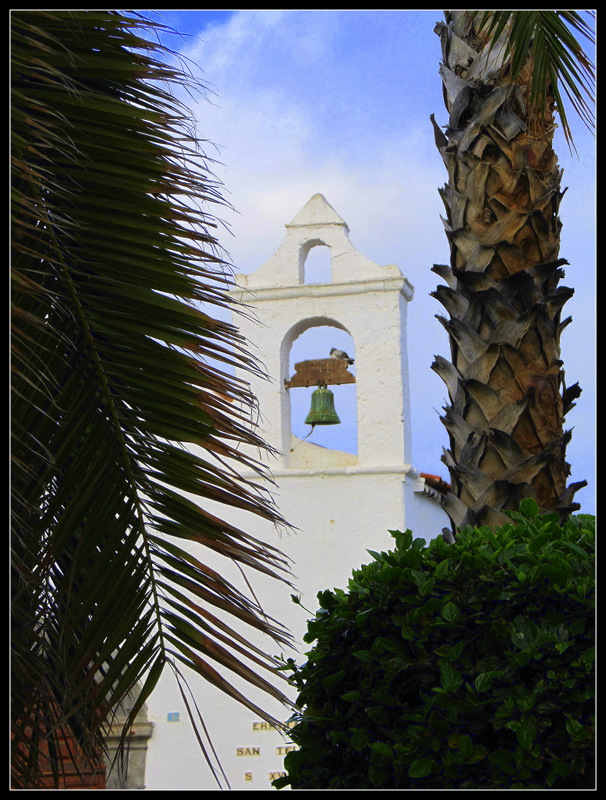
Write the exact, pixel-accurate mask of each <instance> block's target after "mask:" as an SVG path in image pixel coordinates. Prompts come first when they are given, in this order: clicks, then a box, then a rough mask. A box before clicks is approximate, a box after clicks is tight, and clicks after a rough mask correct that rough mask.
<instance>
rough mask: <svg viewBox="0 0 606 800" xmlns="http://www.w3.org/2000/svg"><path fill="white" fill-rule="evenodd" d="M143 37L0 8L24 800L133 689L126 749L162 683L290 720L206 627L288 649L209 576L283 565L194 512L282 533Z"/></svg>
mask: <svg viewBox="0 0 606 800" xmlns="http://www.w3.org/2000/svg"><path fill="white" fill-rule="evenodd" d="M146 29H149V23H147V22H145V21H144V20H142V19H140V18H139V17H138V16H133V15H123V14H120V13H118V12H114V11H42V10H34V11H22V10H20V11H15V12H13V13H12V92H13V95H12V115H13V117H12V119H13V125H12V157H13V181H12V186H13V204H12V221H13V261H12V269H13V296H12V300H13V317H12V321H13V338H12V352H13V356H12V368H13V386H12V388H13V405H12V419H13V449H12V457H13V473H12V490H13V503H12V515H13V539H12V554H13V562H12V565H13V573H12V591H13V607H12V608H13V633H12V644H13V653H14V656H13V728H12V731H13V750H14V759H13V768H14V781H15V786H16V787H23V786H28V785H35V782H36V779H37V778H38V777H39V775H38V774H37V771H38V761H37V753H38V751H39V752H42V753H43V752H48V748H50V752H51V754H52V752H53V747H56V746H57V744H58V736H59V734H58V730H59V726H60V725H63V724H65V723H67V724H68V725H69V727H70V728H71V730H72V731H73V732H74V733H75V734H76V735H77V738H78V740H79V743H80V745H81V746H82V747H83V749H84V751H85V752H86V753H88V754H92V753H94V751H95V748H96V747H97V746H98V743H99V741H100V734H101V730H102V726H103V724H104V722H105V720H106V719H107V718H108V715H109V714H110V713H111V710H112V709H113V708H115V707H116V705H117V704H118V703H119V702H120V701H121V700H123V699H124V697H125V696H126V694H127V693H128V692H129V691H130V690H132V689H133V687H134V686H135V685H136V684H137V683H138V682H142V684H143V688H142V691H141V694H140V695H139V699H138V702H137V704H136V706H135V708H134V709H133V711H132V713H131V716H130V718H129V720H127V723H126V726H125V730H126V728H128V726H129V724H130V720H132V719H133V718H134V716H135V715H136V713H137V711H138V710H139V708H140V706H141V705H142V703H143V702H144V701H145V699H146V698H147V697H148V696H149V694H150V692H151V691H152V689H153V687H154V685H155V684H156V682H157V680H158V678H159V676H160V674H161V672H162V670H163V668H164V666H165V665H166V664H169V665H171V667H172V668H173V669H175V670H176V671H177V673H179V669H180V667H179V666H178V665H180V664H181V665H184V666H185V667H187V668H189V669H191V670H193V671H194V672H196V673H198V674H199V675H202V676H203V677H205V678H206V679H208V680H209V681H210V682H211V683H213V684H214V685H216V686H218V687H219V688H220V689H222V690H224V691H226V692H227V693H228V694H229V695H231V696H235V697H237V699H238V700H240V701H241V702H244V703H246V704H248V701H247V700H246V698H244V697H243V696H242V695H240V694H238V693H237V692H236V690H235V689H233V688H232V687H231V685H230V684H229V682H228V681H227V679H226V678H225V677H224V676H223V674H222V671H221V670H223V669H228V670H231V671H234V672H236V673H237V674H238V675H239V676H241V677H243V678H245V679H246V680H247V681H248V682H249V683H250V684H251V685H252V686H255V687H258V686H261V687H262V688H263V689H265V690H266V691H268V692H269V693H270V694H271V695H272V696H275V697H278V698H279V699H281V700H282V701H284V702H286V698H285V697H284V695H282V694H281V693H280V692H278V691H277V690H276V689H275V687H274V685H273V683H272V682H271V681H268V680H265V679H263V678H261V677H260V675H259V669H260V668H261V667H262V668H264V669H270V670H273V661H272V659H271V658H270V657H269V656H267V655H266V654H264V653H262V652H261V651H260V650H259V649H258V648H257V647H255V646H253V645H252V644H250V643H249V642H248V641H247V640H246V638H243V637H242V635H241V634H238V633H236V631H234V630H232V628H231V627H229V626H227V625H226V624H225V622H224V621H223V620H221V619H220V615H221V614H227V615H228V617H230V616H231V617H234V618H236V619H238V620H241V621H243V622H244V623H246V625H247V626H248V627H249V628H250V629H251V630H259V631H262V632H264V633H266V634H269V635H271V636H273V637H274V638H275V639H277V640H278V641H282V642H284V641H286V640H287V638H288V635H287V633H286V631H284V630H283V629H282V628H281V626H280V625H279V624H278V623H276V622H274V621H271V620H268V619H266V618H265V616H264V614H263V610H262V609H261V608H260V607H259V606H258V605H257V604H256V602H254V601H253V600H250V599H249V598H248V597H246V596H245V595H243V594H242V593H240V592H239V591H238V590H237V589H236V588H235V587H233V586H231V585H230V584H229V583H228V582H227V581H226V580H225V579H224V578H223V577H222V576H221V575H220V574H219V573H217V572H216V571H213V570H211V569H209V568H208V567H206V566H205V564H204V555H203V553H204V549H205V548H207V552H209V551H212V552H214V553H217V554H219V555H221V556H223V557H225V558H228V559H230V560H232V561H234V562H236V563H237V564H239V565H241V567H249V568H252V569H255V570H257V571H259V572H262V573H266V574H270V575H273V576H275V577H279V578H281V579H287V576H288V570H287V566H288V565H287V564H286V561H285V559H284V558H283V557H282V555H281V554H280V552H279V551H278V550H277V549H276V548H274V547H272V546H270V545H268V544H266V543H264V542H260V541H257V540H255V539H254V538H252V537H251V536H249V535H248V534H246V532H245V531H243V530H240V529H238V528H236V527H234V526H233V525H231V524H229V523H228V522H226V521H224V520H222V519H221V518H219V517H217V516H216V515H215V513H209V511H208V510H206V509H205V505H207V503H208V501H213V502H218V503H220V504H224V505H226V506H228V507H238V508H241V509H244V510H246V511H248V512H250V513H253V514H258V515H262V516H263V517H265V518H267V519H269V520H272V521H274V522H275V523H276V524H282V523H283V520H281V518H280V515H279V513H278V512H277V511H276V509H275V508H274V506H273V504H272V502H271V498H270V496H269V495H268V494H267V492H265V491H263V490H261V489H259V488H258V487H257V486H256V485H255V484H253V483H251V482H246V481H244V480H242V479H241V478H240V477H239V474H238V473H239V471H241V470H242V469H243V468H244V467H246V468H250V467H253V468H254V469H256V470H257V471H258V472H259V473H260V474H264V473H263V470H262V468H261V467H260V466H259V465H258V464H257V463H256V461H254V460H253V459H251V458H250V457H249V456H247V455H246V454H245V451H246V447H245V448H242V445H250V446H254V447H257V448H262V449H263V448H264V447H265V445H264V444H263V442H262V441H261V440H260V439H259V437H258V436H257V435H256V433H255V432H254V429H253V426H252V424H251V412H252V411H253V410H254V402H255V401H254V398H253V397H251V396H250V393H249V390H248V386H247V384H246V383H245V382H243V381H241V380H238V379H237V378H236V377H234V374H233V371H234V369H235V368H236V367H239V368H240V369H245V370H249V371H256V372H258V371H259V367H258V365H257V364H256V363H255V362H254V360H253V359H252V358H251V357H250V356H249V355H248V352H247V349H246V342H245V341H243V339H242V337H241V336H240V334H239V333H238V330H237V328H236V327H234V326H233V325H232V324H230V323H226V322H223V321H221V320H219V319H216V318H214V317H213V316H212V315H210V314H209V313H205V312H204V311H202V310H201V308H202V307H205V308H209V307H210V308H212V307H213V306H214V307H215V308H217V310H220V309H222V308H226V307H230V306H231V304H232V301H231V300H230V299H229V295H228V294H227V289H228V288H229V286H230V285H231V276H230V271H229V266H228V264H227V263H226V262H225V261H224V259H223V256H222V255H221V252H220V250H219V246H218V243H217V241H216V239H215V237H214V235H213V234H212V233H211V229H212V228H213V227H215V226H216V223H215V221H214V218H213V216H212V214H211V213H210V212H209V210H208V209H209V208H212V205H211V204H220V203H222V202H223V201H222V198H221V195H220V192H219V188H218V186H217V185H216V182H215V181H214V179H213V177H212V175H211V174H210V173H209V171H208V159H206V158H205V157H204V156H203V155H202V153H201V151H200V146H199V141H198V140H197V138H196V136H195V135H194V134H193V133H192V132H191V131H190V129H189V127H188V126H189V120H188V116H187V111H186V109H185V108H183V107H182V106H181V105H180V104H179V103H178V102H177V101H176V100H175V98H174V96H173V94H172V93H171V90H170V86H171V84H172V85H180V84H183V83H184V82H185V81H186V78H185V77H184V76H183V75H182V74H181V73H180V72H179V71H178V70H176V69H173V68H172V67H170V66H168V65H167V64H164V63H162V61H161V58H162V55H163V52H162V48H161V47H160V46H159V45H157V44H155V43H153V42H151V41H150V40H149V39H148V38H147V36H146ZM185 445H195V446H196V447H197V449H196V450H195V452H194V450H192V449H191V448H189V447H188V448H187V449H186V447H185ZM198 453H201V455H198ZM184 493H187V495H189V496H190V497H191V498H193V499H188V498H187V497H185V495H184ZM194 552H197V553H198V556H194V555H192V553H194ZM210 609H215V610H216V614H215V613H211V612H210ZM234 653H235V654H234ZM208 658H212V659H213V661H214V663H215V666H217V665H218V669H215V667H211V666H210V665H209V664H208ZM256 711H257V713H263V712H262V710H261V709H256ZM45 748H46V750H45Z"/></svg>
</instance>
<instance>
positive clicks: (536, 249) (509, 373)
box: [432, 10, 585, 530]
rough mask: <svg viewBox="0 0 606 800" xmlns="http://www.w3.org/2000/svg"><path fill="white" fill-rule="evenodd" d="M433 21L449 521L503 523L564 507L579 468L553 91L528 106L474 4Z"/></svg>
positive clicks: (440, 363) (570, 506)
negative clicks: (442, 171)
mask: <svg viewBox="0 0 606 800" xmlns="http://www.w3.org/2000/svg"><path fill="white" fill-rule="evenodd" d="M436 33H438V35H439V36H440V39H441V44H442V56H443V61H442V64H441V66H440V73H441V76H442V81H443V89H444V99H445V104H446V107H447V110H448V113H449V120H448V126H447V128H446V131H445V133H443V132H442V130H441V129H440V128H439V127H438V125H437V124H436V122H435V120H434V119H433V117H432V122H433V125H434V132H435V138H436V144H437V147H438V149H439V151H440V153H441V155H442V158H443V160H444V163H445V165H446V168H447V172H448V181H447V183H446V185H445V186H444V187H443V189H442V190H441V196H442V199H443V202H444V205H445V208H446V219H445V220H444V226H445V230H446V235H447V237H448V241H449V245H450V252H451V258H450V265H449V266H444V265H435V266H434V268H433V269H434V272H436V273H437V274H438V275H439V276H440V277H441V278H442V279H443V280H444V281H445V283H446V285H443V286H439V287H438V288H437V291H436V292H434V293H433V296H435V297H436V298H437V299H438V300H439V301H440V302H441V303H442V305H443V306H444V308H445V309H446V311H447V314H448V318H445V317H442V316H438V319H439V320H440V321H441V322H442V324H443V325H444V327H445V328H446V330H447V332H448V336H449V340H450V350H451V362H448V361H447V360H446V359H444V358H442V357H437V358H436V360H435V362H434V364H433V365H432V368H433V369H434V370H435V371H436V372H437V373H438V374H439V375H440V376H441V377H442V378H443V379H444V381H445V383H446V385H447V388H448V394H449V401H450V405H448V406H447V407H445V409H444V411H445V414H444V416H443V418H442V421H443V423H444V425H445V426H446V429H447V431H448V435H449V440H450V449H449V450H446V451H445V453H444V456H443V460H444V462H445V463H446V465H447V466H448V469H449V472H450V478H451V485H452V492H451V494H450V495H449V496H448V497H447V499H446V502H445V510H446V512H447V514H448V516H449V518H450V520H451V523H452V525H453V530H456V529H457V528H460V527H462V526H465V525H468V524H473V525H490V526H494V525H498V524H502V523H504V522H506V521H508V517H507V516H506V515H505V514H504V513H503V510H505V509H514V508H517V507H518V504H519V502H520V500H521V499H522V498H524V497H532V498H534V499H535V500H536V502H537V503H538V505H539V507H540V509H541V510H542V511H548V510H554V509H555V510H557V511H558V512H559V513H560V515H561V516H562V517H566V516H568V515H569V514H570V513H571V511H573V510H576V509H577V508H578V507H579V506H578V504H574V503H573V502H572V497H573V495H574V492H575V491H576V490H577V489H579V488H580V487H581V486H584V485H585V481H583V482H580V483H577V484H572V485H571V486H570V487H568V488H567V486H566V479H567V476H568V475H569V472H570V468H569V465H568V464H567V463H566V460H565V450H566V444H567V442H568V440H569V439H570V432H569V431H564V428H563V425H564V416H565V414H566V413H567V411H568V410H569V409H570V408H572V406H573V405H574V403H573V402H572V401H573V400H574V399H575V398H576V397H577V396H578V395H579V394H580V389H579V387H578V385H577V384H575V385H574V386H572V387H570V388H568V389H567V388H566V386H565V383H564V371H563V369H562V361H561V358H560V335H561V332H562V330H563V328H564V327H565V326H566V325H567V324H568V322H570V318H568V319H564V320H562V318H561V312H562V308H563V306H564V304H565V302H566V301H567V300H568V299H569V298H570V297H571V296H572V294H573V290H572V289H568V288H565V287H563V286H559V285H558V284H559V281H560V280H561V278H562V277H563V275H564V272H563V269H562V266H563V265H564V264H566V263H567V262H566V261H565V260H564V259H560V258H559V246H560V229H561V222H560V219H559V216H558V210H559V205H560V200H561V198H562V196H563V192H562V191H561V189H560V182H561V170H560V168H559V166H558V163H557V157H556V154H555V153H554V151H553V146H552V145H553V131H554V124H553V113H552V107H551V105H552V104H549V103H548V107H547V109H546V113H545V114H542V113H537V112H536V109H533V107H532V106H531V104H530V103H529V101H528V98H527V97H526V96H525V86H524V76H523V75H522V76H521V77H520V79H519V81H518V82H517V83H511V82H509V81H508V74H507V73H508V71H507V63H506V61H505V56H504V47H503V42H501V41H498V42H496V43H493V46H492V48H486V47H483V45H484V42H483V41H482V39H481V38H480V36H479V35H478V33H477V31H476V29H475V28H474V26H473V24H472V21H471V19H470V16H469V13H468V12H466V11H460V10H455V11H450V12H446V24H443V23H439V24H438V26H437V27H436ZM528 68H531V65H530V64H529V67H528Z"/></svg>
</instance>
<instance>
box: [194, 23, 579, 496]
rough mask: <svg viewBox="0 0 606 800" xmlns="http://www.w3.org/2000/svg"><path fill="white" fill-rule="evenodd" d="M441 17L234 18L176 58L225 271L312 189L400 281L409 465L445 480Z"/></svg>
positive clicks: (575, 279) (573, 203)
mask: <svg viewBox="0 0 606 800" xmlns="http://www.w3.org/2000/svg"><path fill="white" fill-rule="evenodd" d="M181 13H182V14H185V13H186V12H181ZM192 13H195V12H192ZM440 16H441V13H440V12H438V11H431V10H430V11H419V10H416V11H415V10H410V11H408V10H384V11H374V12H373V11H369V10H362V11H354V10H344V11H336V10H250V11H249V10H242V11H237V12H235V13H234V14H233V15H231V16H230V17H229V18H228V20H227V21H226V22H224V23H223V24H218V23H214V24H211V25H210V26H209V27H208V28H206V29H204V30H203V31H196V33H197V35H198V39H199V40H200V41H199V42H198V43H196V44H195V46H193V47H191V48H189V50H188V52H187V56H188V57H189V58H191V59H193V61H194V62H195V63H197V64H199V66H200V67H201V69H202V70H203V79H204V80H205V81H207V82H208V83H210V84H211V86H212V87H214V90H215V91H216V93H217V94H216V96H213V95H211V96H210V100H211V103H209V102H208V101H201V102H199V103H197V105H196V114H197V118H198V124H199V132H200V134H201V135H202V136H204V137H206V138H208V139H209V140H210V141H211V142H213V143H215V144H216V145H218V147H219V155H218V159H219V161H221V162H223V166H221V165H217V167H216V172H217V175H218V176H219V178H220V179H221V180H222V181H223V182H224V184H225V188H226V196H227V198H228V199H229V201H230V202H231V203H232V204H233V206H234V207H235V209H236V213H227V212H226V213H224V214H221V216H222V217H223V218H224V219H225V221H226V222H227V223H228V224H229V226H230V227H231V230H232V232H233V236H232V237H230V236H227V237H222V243H223V244H224V246H225V248H226V249H227V250H228V251H229V253H230V254H231V257H232V260H233V262H234V264H235V266H236V269H237V270H238V271H244V272H250V271H251V270H253V269H255V268H256V267H258V266H259V265H260V264H261V263H263V262H264V261H265V260H266V259H267V258H269V257H270V256H271V255H272V253H273V252H274V251H275V249H276V248H277V246H278V245H279V244H280V242H281V240H282V238H283V235H284V228H283V225H284V224H285V223H287V222H289V221H290V220H291V219H292V217H293V216H294V215H295V214H296V213H297V212H298V211H299V209H300V208H301V207H302V206H303V205H304V203H305V202H306V201H307V200H308V199H309V198H310V197H311V196H312V195H313V194H315V193H316V192H321V193H322V194H324V196H325V197H326V199H327V200H328V201H329V202H330V203H331V205H333V206H334V208H335V209H336V210H337V212H338V213H339V214H340V215H341V216H342V217H343V218H344V219H345V220H346V221H347V223H348V225H349V227H350V231H351V239H352V242H353V243H354V245H355V246H356V247H357V248H358V249H359V250H361V252H363V253H364V254H365V255H367V256H369V257H370V258H372V259H373V260H374V261H377V262H379V263H383V264H387V263H396V264H398V265H399V266H400V268H401V269H402V271H403V272H404V273H405V274H406V276H407V277H408V278H409V280H410V281H411V282H412V284H413V285H414V286H415V299H414V300H413V302H412V303H411V305H410V308H409V326H408V333H409V359H410V365H411V380H412V404H413V407H412V412H413V425H414V430H415V431H417V434H416V435H414V431H413V437H414V443H413V446H414V453H415V466H418V467H419V468H421V469H422V470H423V471H429V472H435V473H440V474H443V475H446V470H445V467H444V466H443V465H441V463H440V456H441V452H442V446H443V445H444V444H445V443H446V436H445V432H444V430H443V427H442V425H441V424H440V423H439V421H438V418H437V413H436V410H439V409H441V407H442V405H443V399H444V397H445V395H446V390H445V388H444V386H443V385H442V383H441V381H440V380H439V379H438V378H437V376H435V375H434V374H433V373H432V372H431V370H430V365H431V362H432V361H433V357H434V355H435V354H438V353H440V354H443V355H448V342H447V339H446V334H445V333H444V331H443V330H442V328H441V326H440V325H439V323H438V322H437V321H436V320H435V319H434V315H435V314H438V313H441V312H442V308H441V306H440V305H439V304H438V303H437V302H436V301H435V300H433V299H432V298H431V297H430V296H429V293H430V292H431V291H432V290H433V289H434V288H435V286H436V284H437V283H438V282H439V281H438V279H437V277H436V276H435V275H434V274H433V273H431V271H430V268H431V266H432V264H433V263H436V262H437V263H446V262H447V261H448V258H449V256H448V247H447V242H446V237H445V235H444V232H443V227H442V223H441V220H440V215H441V214H442V213H443V207H442V203H441V200H440V199H439V196H438V187H440V186H441V185H442V184H443V183H444V181H445V178H446V173H445V169H444V166H443V164H442V161H441V158H440V156H439V155H438V153H437V150H436V149H435V146H434V143H433V132H432V129H431V126H430V123H429V114H430V113H432V112H433V113H435V114H436V117H437V119H438V121H440V120H442V121H444V119H445V116H446V115H445V111H444V110H443V101H442V94H441V85H440V79H439V77H438V74H437V69H438V63H439V58H440V53H439V43H438V40H437V37H436V36H434V34H433V23H434V22H435V20H437V19H438V18H439V17H440ZM192 32H193V31H192ZM575 138H576V137H575ZM578 141H579V149H580V152H581V154H582V155H581V160H580V161H579V160H577V159H575V158H571V157H570V156H569V155H568V153H567V150H566V148H565V146H564V147H560V149H559V151H558V152H559V155H560V159H561V162H562V164H563V166H564V167H565V175H564V186H568V185H570V187H571V188H570V190H569V193H568V194H567V195H566V197H565V198H564V201H563V203H562V208H561V215H562V218H563V221H564V232H563V237H562V243H563V249H562V253H561V254H562V256H563V257H565V258H567V259H568V260H569V261H570V262H571V267H570V268H568V273H567V279H566V281H565V282H564V283H565V284H566V285H572V286H577V287H578V288H577V296H576V297H575V298H574V300H573V301H571V302H570V304H569V305H570V310H569V311H568V310H566V312H565V313H572V314H573V315H574V317H575V321H574V323H573V325H571V326H570V327H569V328H568V329H567V331H566V333H565V334H564V339H565V340H564V342H563V345H564V356H565V358H566V360H567V379H568V380H569V382H570V383H573V382H574V381H575V380H577V379H581V383H582V385H584V386H585V387H586V393H585V395H583V396H582V397H581V399H580V400H579V409H575V411H574V412H573V415H574V421H573V419H572V417H573V415H571V420H570V424H574V425H575V436H574V437H573V444H572V445H571V446H570V448H569V454H570V455H569V460H571V461H572V462H573V464H574V465H575V469H574V470H573V479H574V480H578V479H579V478H580V477H589V478H591V476H592V473H593V460H592V452H593V445H594V441H593V439H594V434H593V419H592V414H593V406H592V404H591V388H592V384H593V381H594V379H593V375H592V373H591V365H592V358H594V356H593V355H592V353H593V350H592V347H591V343H592V342H593V335H594V330H593V322H592V313H593V293H592V286H593V272H594V264H593V246H594V245H593V244H592V235H594V230H595V228H594V203H595V196H594V194H593V193H592V192H593V191H594V185H595V178H594V173H593V172H592V163H593V162H592V159H593V156H594V153H593V148H592V145H591V144H590V143H588V139H587V135H586V134H585V132H584V131H583V130H582V129H581V130H580V131H579V134H578ZM209 154H210V155H211V156H212V155H214V153H213V150H212V148H211V149H210V150H209ZM564 248H565V249H564ZM567 308H568V307H567ZM577 371H578V372H580V373H581V374H580V375H577V374H575V373H576V372H577ZM585 401H588V403H589V404H591V407H589V405H588V404H587V403H586V404H585V405H583V404H584V402H585ZM418 431H423V435H421V434H419V433H418ZM428 432H431V433H428ZM575 437H576V438H575ZM417 459H419V461H418V464H417ZM592 492H593V488H592V489H591V490H586V493H585V500H584V502H586V503H587V504H588V506H591V504H592V498H591V496H590V494H591V493H592Z"/></svg>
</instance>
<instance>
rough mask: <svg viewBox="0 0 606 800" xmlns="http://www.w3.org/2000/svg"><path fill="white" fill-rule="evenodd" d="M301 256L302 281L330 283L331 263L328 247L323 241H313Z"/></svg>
mask: <svg viewBox="0 0 606 800" xmlns="http://www.w3.org/2000/svg"><path fill="white" fill-rule="evenodd" d="M301 255H302V256H303V258H304V260H303V283H330V282H331V280H332V265H331V259H330V247H328V245H325V244H324V243H323V242H315V243H313V244H311V246H310V247H309V249H308V251H307V254H305V253H301Z"/></svg>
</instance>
